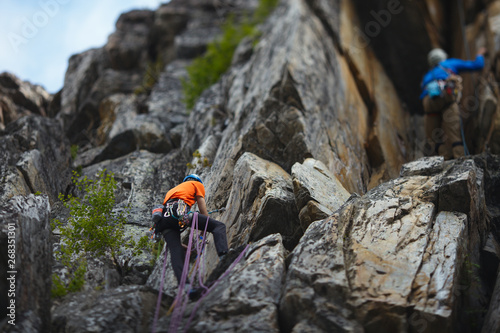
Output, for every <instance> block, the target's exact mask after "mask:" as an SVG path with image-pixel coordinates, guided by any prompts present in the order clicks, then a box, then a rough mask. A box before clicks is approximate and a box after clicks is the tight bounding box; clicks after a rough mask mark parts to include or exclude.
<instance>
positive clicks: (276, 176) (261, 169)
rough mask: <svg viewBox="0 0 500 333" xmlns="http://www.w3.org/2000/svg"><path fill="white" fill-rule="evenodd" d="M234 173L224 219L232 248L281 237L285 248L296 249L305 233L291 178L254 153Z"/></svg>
mask: <svg viewBox="0 0 500 333" xmlns="http://www.w3.org/2000/svg"><path fill="white" fill-rule="evenodd" d="M234 173H235V175H234V177H233V186H232V191H231V193H230V194H229V198H228V203H227V212H225V213H224V214H223V215H222V217H221V219H222V221H225V222H226V225H227V229H228V230H227V235H228V242H229V244H230V245H231V246H234V247H236V246H239V245H242V244H246V243H248V242H254V241H257V240H259V239H262V238H264V237H265V236H267V235H270V234H274V233H281V235H282V237H283V243H284V244H285V248H287V249H289V250H291V249H293V248H294V247H295V245H296V244H297V242H298V240H299V238H300V236H301V235H302V229H301V228H300V224H299V221H298V218H297V217H298V212H297V207H296V206H295V200H294V195H293V187H292V179H291V177H290V175H289V174H288V173H286V172H285V171H284V170H283V169H282V168H280V167H279V166H278V165H276V164H274V163H270V162H268V161H265V160H263V159H261V158H259V157H257V156H255V155H253V154H250V153H245V154H243V156H241V157H240V159H239V160H238V162H237V163H236V165H235V167H234Z"/></svg>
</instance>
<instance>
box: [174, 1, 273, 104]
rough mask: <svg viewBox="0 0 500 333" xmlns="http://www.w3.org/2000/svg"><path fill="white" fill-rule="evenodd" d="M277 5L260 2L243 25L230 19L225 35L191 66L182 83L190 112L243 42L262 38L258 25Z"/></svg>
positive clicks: (185, 100)
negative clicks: (246, 38) (249, 38)
mask: <svg viewBox="0 0 500 333" xmlns="http://www.w3.org/2000/svg"><path fill="white" fill-rule="evenodd" d="M277 4H278V0H260V1H259V6H258V8H257V9H256V11H255V12H254V14H253V16H252V17H251V18H248V17H245V18H243V20H242V21H241V22H240V23H236V22H235V19H234V17H230V18H229V19H228V20H227V22H226V23H225V24H224V25H223V26H222V36H221V37H220V38H218V39H216V40H215V41H213V42H211V43H209V44H208V46H207V51H206V52H205V54H204V55H203V56H201V57H199V58H196V59H195V60H193V63H192V64H191V65H189V66H188V67H187V72H188V78H187V79H184V80H182V87H183V91H184V103H185V104H186V107H187V108H188V109H191V108H192V107H193V106H194V104H195V102H196V100H197V99H198V97H199V96H200V95H201V94H202V93H203V91H204V90H205V89H207V88H209V87H210V86H211V85H213V84H214V83H216V82H217V81H218V80H219V78H220V77H221V75H222V74H224V73H225V72H226V70H227V69H228V68H229V66H230V65H231V60H232V58H233V54H234V51H235V50H236V47H237V46H238V44H239V43H240V42H241V40H242V39H243V38H245V37H253V38H256V37H257V36H258V35H259V31H258V30H257V28H256V26H257V25H258V24H260V23H262V22H263V21H264V20H265V18H266V17H267V16H268V15H269V14H270V13H271V11H272V10H273V9H274V8H275V7H276V5H277Z"/></svg>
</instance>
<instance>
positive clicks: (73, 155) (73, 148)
mask: <svg viewBox="0 0 500 333" xmlns="http://www.w3.org/2000/svg"><path fill="white" fill-rule="evenodd" d="M70 151H71V159H72V160H75V159H76V156H77V155H78V145H71V148H70Z"/></svg>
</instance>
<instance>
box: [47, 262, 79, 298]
mask: <svg viewBox="0 0 500 333" xmlns="http://www.w3.org/2000/svg"><path fill="white" fill-rule="evenodd" d="M68 266H72V268H73V270H72V274H70V276H69V281H68V283H67V284H65V283H64V282H63V281H62V280H61V278H60V277H59V276H58V275H57V274H52V289H51V295H52V297H53V298H58V297H63V296H66V295H67V294H68V293H72V292H77V291H80V290H82V288H83V285H84V284H85V273H86V272H87V264H86V261H85V260H80V261H79V262H77V263H74V264H70V263H69V262H66V267H68Z"/></svg>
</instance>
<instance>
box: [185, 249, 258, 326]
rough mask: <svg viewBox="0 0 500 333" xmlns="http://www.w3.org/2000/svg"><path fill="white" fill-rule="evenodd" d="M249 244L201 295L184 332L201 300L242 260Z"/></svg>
mask: <svg viewBox="0 0 500 333" xmlns="http://www.w3.org/2000/svg"><path fill="white" fill-rule="evenodd" d="M249 246H250V245H248V244H247V246H246V247H245V248H244V249H243V251H241V253H240V255H239V256H238V258H236V260H235V261H234V262H233V263H232V264H231V266H229V268H228V269H227V270H226V271H225V272H224V274H222V275H221V276H220V277H219V278H218V279H217V280H215V282H214V283H213V284H212V286H211V287H210V288H208V290H207V291H206V292H205V293H204V294H203V295H202V296H201V298H200V299H199V300H198V302H196V304H195V306H194V308H193V311H191V315H190V316H189V319H188V321H187V323H186V326H185V327H184V332H187V330H188V328H189V325H190V324H191V321H192V320H193V318H194V315H195V313H196V310H198V307H199V306H200V305H201V301H203V300H204V299H205V297H207V296H208V294H209V293H210V292H211V291H212V290H213V289H214V288H215V287H216V286H217V285H218V284H219V282H220V281H221V280H222V279H224V278H225V277H226V276H227V275H228V274H229V273H230V272H231V271H232V270H233V268H234V267H235V266H236V265H237V264H238V263H239V262H240V261H241V259H242V258H243V256H244V255H245V252H246V251H247V249H248V247H249Z"/></svg>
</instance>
